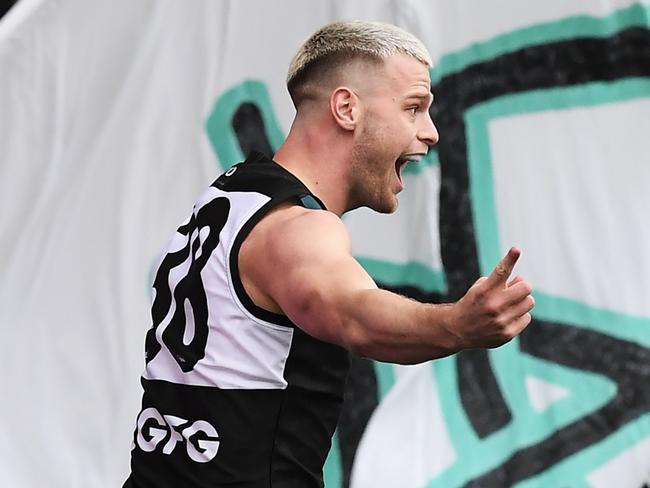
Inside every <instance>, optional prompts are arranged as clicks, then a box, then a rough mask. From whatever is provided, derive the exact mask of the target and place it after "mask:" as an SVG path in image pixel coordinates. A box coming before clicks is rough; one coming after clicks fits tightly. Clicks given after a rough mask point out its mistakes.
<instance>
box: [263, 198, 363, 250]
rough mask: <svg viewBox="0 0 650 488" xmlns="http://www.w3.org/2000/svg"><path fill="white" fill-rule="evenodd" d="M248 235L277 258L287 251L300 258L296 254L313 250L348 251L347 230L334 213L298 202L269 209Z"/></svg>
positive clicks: (348, 239)
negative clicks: (307, 207) (297, 203)
mask: <svg viewBox="0 0 650 488" xmlns="http://www.w3.org/2000/svg"><path fill="white" fill-rule="evenodd" d="M253 234H255V235H253ZM251 237H253V239H252V240H254V239H255V238H256V237H259V239H260V243H263V244H264V246H265V249H266V251H267V252H269V253H271V254H273V255H275V256H276V257H279V255H283V254H286V253H290V254H292V257H293V258H294V259H295V258H297V257H299V256H296V253H301V252H310V251H313V250H314V249H319V250H321V251H323V250H326V249H331V250H332V251H334V250H338V251H339V252H340V251H347V252H349V251H350V238H349V236H348V232H347V229H346V227H345V225H344V224H343V222H342V221H341V219H340V218H339V217H338V216H337V215H336V214H333V213H332V212H328V211H326V210H313V209H306V208H303V207H300V206H297V205H283V206H280V207H279V208H277V209H275V210H273V211H272V212H270V213H269V215H267V216H266V217H264V219H262V220H261V221H260V222H259V223H258V224H257V225H256V226H255V228H254V229H253V232H251ZM312 256H313V253H312Z"/></svg>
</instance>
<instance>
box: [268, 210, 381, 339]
mask: <svg viewBox="0 0 650 488" xmlns="http://www.w3.org/2000/svg"><path fill="white" fill-rule="evenodd" d="M281 227H282V228H281V229H277V231H278V232H277V233H274V234H273V235H272V237H271V240H270V244H269V246H268V250H269V258H270V259H269V261H268V262H269V263H270V269H269V273H270V274H271V275H272V276H274V278H273V279H271V280H269V282H268V286H267V291H268V293H269V295H270V296H271V297H272V298H273V300H274V301H275V302H276V303H277V304H278V306H279V307H280V308H281V309H282V311H283V312H284V313H285V314H286V315H287V316H288V317H289V318H290V319H291V320H292V321H293V322H294V323H295V324H296V325H298V326H299V327H300V328H301V329H303V330H305V332H307V333H308V334H310V335H312V336H314V337H317V338H319V339H322V340H325V341H328V342H334V343H337V344H340V345H344V343H345V339H344V337H343V336H344V334H345V327H346V323H347V322H348V320H349V319H350V316H351V315H352V314H351V309H352V308H353V307H354V302H355V300H356V297H357V295H358V294H359V293H361V292H363V291H364V290H368V289H375V288H377V286H376V284H375V283H374V281H373V280H372V278H371V277H370V276H369V275H368V273H366V271H365V270H364V269H363V268H362V267H361V265H360V264H359V263H358V262H357V261H356V260H355V259H354V258H353V257H352V255H351V252H350V240H349V237H348V234H347V231H346V229H345V226H344V225H343V223H342V222H341V221H340V220H339V219H338V217H336V216H334V215H332V214H327V213H326V212H313V211H312V212H306V213H303V214H301V215H300V216H299V217H297V218H295V219H290V220H289V221H288V222H285V223H284V224H283V225H282V226H281Z"/></svg>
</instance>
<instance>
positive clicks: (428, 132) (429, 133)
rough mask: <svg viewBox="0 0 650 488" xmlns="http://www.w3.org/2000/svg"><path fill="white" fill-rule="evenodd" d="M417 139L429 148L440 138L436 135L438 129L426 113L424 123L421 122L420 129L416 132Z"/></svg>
mask: <svg viewBox="0 0 650 488" xmlns="http://www.w3.org/2000/svg"><path fill="white" fill-rule="evenodd" d="M418 139H419V140H421V141H422V142H424V143H425V144H427V145H429V146H433V145H435V144H437V143H438V140H439V139H440V136H439V135H438V129H436V126H435V125H434V123H433V120H432V119H431V115H429V114H428V113H427V116H426V117H425V121H424V122H423V125H422V127H421V128H420V130H419V132H418Z"/></svg>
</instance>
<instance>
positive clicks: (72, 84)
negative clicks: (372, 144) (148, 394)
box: [0, 0, 650, 488]
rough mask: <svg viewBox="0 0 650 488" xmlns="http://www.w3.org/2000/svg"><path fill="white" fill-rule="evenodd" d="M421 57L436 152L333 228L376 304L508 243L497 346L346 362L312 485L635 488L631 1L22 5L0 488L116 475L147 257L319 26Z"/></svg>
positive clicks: (645, 230)
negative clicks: (425, 59) (381, 206)
mask: <svg viewBox="0 0 650 488" xmlns="http://www.w3.org/2000/svg"><path fill="white" fill-rule="evenodd" d="M349 18H362V19H369V20H383V21H388V22H392V23H395V24H397V25H399V26H402V27H404V28H406V29H407V30H409V31H411V32H413V33H414V34H416V35H417V36H419V37H420V38H421V39H422V40H423V41H424V42H425V44H426V45H427V46H428V48H429V49H430V51H431V53H432V56H433V58H434V60H435V61H436V65H435V67H434V68H433V69H432V71H431V75H432V90H433V92H434V94H435V97H436V102H435V103H434V105H433V107H432V109H431V113H432V115H433V117H434V121H435V122H436V124H437V126H438V129H439V131H440V136H441V138H440V144H439V145H438V146H437V147H436V149H435V150H433V151H431V153H430V155H429V156H428V157H427V159H426V161H425V162H423V163H422V164H420V165H419V166H418V167H414V168H413V169H412V170H410V172H409V174H408V175H406V177H405V182H406V190H405V192H404V193H402V195H401V196H400V209H399V211H398V212H397V213H396V214H394V215H391V216H378V215H373V214H371V213H370V212H368V211H365V210H359V211H355V212H352V213H350V214H349V215H348V216H347V217H346V218H345V221H346V224H347V226H348V227H349V230H350V233H351V235H352V238H353V250H354V254H355V255H356V256H357V257H358V258H359V260H360V262H361V263H362V264H363V265H364V267H365V268H366V269H367V270H368V271H369V272H370V273H371V274H372V275H373V276H374V277H375V279H376V280H377V281H378V283H380V284H381V285H382V286H384V287H386V288H388V289H391V290H395V291H397V292H400V293H403V294H405V295H408V296H411V297H413V298H416V299H418V300H422V301H427V302H433V303H438V302H447V301H451V300H456V299H458V298H459V297H460V296H461V295H462V293H463V292H464V291H465V290H466V289H467V287H468V286H469V285H470V284H471V283H472V282H473V281H474V280H475V279H476V278H478V277H479V276H480V275H482V274H486V273H488V272H489V271H490V269H491V268H492V267H493V265H494V264H495V263H496V261H497V260H498V259H499V257H500V256H501V255H502V254H503V253H504V252H505V251H506V250H507V248H508V247H510V246H511V245H518V246H520V247H521V248H522V249H523V257H522V259H521V262H520V264H519V265H518V268H517V272H519V273H522V274H524V275H525V276H526V277H527V278H528V279H529V280H530V281H531V282H532V283H533V284H534V285H535V290H536V291H535V298H536V300H537V306H536V308H535V310H534V321H533V323H532V325H531V326H530V327H529V328H528V329H527V331H526V332H525V333H524V334H523V335H522V336H521V337H520V338H518V339H515V340H513V341H511V342H510V343H508V344H507V345H505V346H503V347H501V348H499V349H495V350H490V351H480V350H472V351H466V352H463V353H461V354H459V355H456V356H453V357H450V358H446V359H444V360H440V361H436V362H432V363H425V364H421V365H417V366H393V365H389V364H380V363H373V362H371V361H367V360H360V359H359V360H356V361H355V362H354V368H353V371H352V373H351V376H350V381H349V385H348V391H347V394H346V395H347V396H346V407H345V411H344V413H343V416H342V418H341V424H340V428H339V430H338V431H337V434H336V436H335V439H334V445H333V449H332V451H331V454H330V458H329V459H328V462H327V465H326V482H327V486H329V487H338V486H343V485H345V486H352V487H354V488H359V487H401V488H421V487H428V488H438V487H440V488H447V487H461V486H467V487H504V486H516V487H518V488H532V487H568V486H571V487H573V488H576V487H587V486H592V487H603V488H605V487H614V486H615V487H623V488H625V487H630V488H639V487H641V486H642V485H644V483H646V482H647V481H648V479H649V478H650V387H649V385H650V300H649V299H648V297H649V296H650V252H649V249H650V225H648V221H649V220H648V217H649V214H650V212H649V211H650V196H649V193H648V188H650V164H649V163H650V158H649V156H648V127H649V125H648V124H649V122H648V119H649V118H650V117H649V116H650V6H649V5H648V4H647V3H640V2H637V1H630V0H580V1H572V2H566V1H564V0H544V1H541V0H536V1H532V2H521V1H517V0H499V1H493V2H481V1H479V0H456V1H454V2H448V1H442V0H436V1H432V0H402V1H397V0H355V1H343V0H327V1H325V0H323V1H318V2H304V1H298V0H291V1H288V0H284V1H280V0H274V1H269V0H267V1H263V0H240V1H237V2H235V1H225V0H224V1H199V0H195V1H192V2H178V1H172V0H139V1H127V0H120V1H115V0H111V1H98V0H94V1H88V0H21V1H19V2H18V3H17V4H16V5H15V6H14V8H13V9H12V10H11V11H10V12H9V13H8V14H7V15H6V16H5V17H3V18H2V20H0V357H1V358H2V372H1V373H0V392H1V393H0V394H1V398H2V400H1V401H0V419H2V420H0V422H1V424H0V485H1V486H7V487H54V488H58V487H61V488H63V487H66V488H71V487H79V488H82V487H83V488H95V487H113V486H120V484H121V482H122V481H123V480H124V479H125V477H126V475H127V472H128V462H129V451H130V446H131V439H132V431H133V428H134V425H135V416H136V415H137V412H138V410H139V401H140V386H139V382H138V379H139V375H140V373H141V371H142V368H143V366H144V358H143V351H144V347H143V345H144V336H145V333H146V330H147V329H148V327H149V326H150V318H149V311H148V307H149V298H150V294H149V293H150V292H149V286H150V281H151V268H152V265H153V263H154V262H155V261H156V258H157V253H158V252H159V249H160V248H161V247H162V245H163V243H164V242H165V241H166V239H167V237H168V236H170V235H171V233H172V232H173V230H174V229H175V228H176V227H177V226H178V224H180V223H181V222H182V220H183V219H184V217H185V216H186V215H187V213H188V211H189V209H190V208H191V205H192V203H193V201H194V198H195V196H196V195H197V194H198V193H199V192H200V191H202V189H203V188H205V187H206V186H208V185H209V184H210V183H211V182H212V181H213V180H214V179H215V178H216V176H217V175H218V174H220V173H221V172H222V171H223V170H224V169H225V168H227V167H229V166H230V165H231V164H233V163H235V162H237V161H238V160H240V159H241V158H242V157H243V156H244V155H245V154H246V153H248V152H249V151H250V150H251V149H259V150H262V151H265V152H267V153H272V151H273V150H274V149H275V148H277V146H278V145H279V143H280V142H281V141H282V138H283V136H284V134H286V132H287V130H288V128H289V126H290V123H291V119H292V116H293V109H292V107H291V104H290V101H289V98H288V95H287V93H286V90H285V87H284V77H285V73H286V68H287V66H288V63H289V60H290V59H291V56H292V55H293V52H294V51H295V49H296V48H297V47H298V46H299V44H300V43H301V41H302V40H304V39H305V38H306V37H307V36H308V35H309V34H310V33H311V32H313V31H314V30H315V29H316V28H318V27H320V26H321V25H322V24H325V23H327V22H329V21H333V20H336V19H349Z"/></svg>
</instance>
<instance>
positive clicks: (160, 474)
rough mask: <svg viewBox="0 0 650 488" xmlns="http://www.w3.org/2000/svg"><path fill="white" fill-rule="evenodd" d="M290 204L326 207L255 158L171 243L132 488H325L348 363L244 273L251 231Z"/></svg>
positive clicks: (225, 180) (199, 207)
mask: <svg viewBox="0 0 650 488" xmlns="http://www.w3.org/2000/svg"><path fill="white" fill-rule="evenodd" d="M287 201H294V202H295V203H296V204H299V205H303V206H306V207H309V208H324V206H323V205H322V203H321V202H320V201H319V200H318V199H317V198H316V197H315V196H313V195H312V194H311V193H310V192H309V190H308V189H307V188H306V187H305V186H304V185H303V184H302V183H301V182H300V181H299V180H298V179H297V178H295V177H294V176H293V175H292V174H291V173H289V172H288V171H286V170H285V169H284V168H282V167H281V166H279V165H278V164H276V163H275V162H273V161H271V160H269V159H268V158H265V157H264V156H262V155H260V154H254V155H252V156H251V157H249V158H248V159H247V160H246V161H245V162H243V163H239V164H237V165H235V166H233V167H232V168H230V169H229V170H228V171H226V172H225V173H224V174H223V175H221V176H220V177H219V178H218V179H217V180H216V181H215V182H214V183H213V184H212V186H210V187H209V188H208V190H207V191H205V193H203V195H201V197H200V198H199V200H198V201H197V202H196V204H195V206H194V210H193V213H192V215H191V216H190V218H189V219H188V220H187V221H186V222H185V223H184V224H183V225H181V227H179V229H178V231H177V232H176V234H175V235H174V237H173V238H172V239H171V240H170V242H169V244H168V246H167V248H166V251H165V254H164V257H163V259H162V260H161V262H160V265H159V267H158V270H157V272H156V275H155V279H154V283H153V297H152V299H153V304H152V319H153V327H152V328H151V329H150V330H149V332H148V334H147V339H146V368H145V371H144V374H143V376H142V385H143V388H144V394H143V399H142V410H141V412H140V414H139V416H138V418H137V425H136V430H135V434H134V442H133V450H132V456H131V475H130V477H129V479H128V480H127V481H126V484H125V485H124V486H125V487H129V488H135V487H156V488H164V487H183V488H185V487H220V486H227V487H247V488H248V487H273V488H284V487H301V488H303V487H316V486H322V485H323V481H322V468H323V464H324V462H325V458H326V457H327V454H328V451H329V448H330V444H331V437H332V434H333V432H334V429H335V427H336V423H337V420H338V416H339V412H340V408H341V405H342V402H343V387H344V383H345V378H346V375H347V371H348V366H349V358H348V353H347V351H345V350H344V349H343V348H341V347H339V346H336V345H333V344H329V343H325V342H322V341H319V340H317V339H315V338H313V337H311V336H309V335H307V334H306V333H304V332H303V331H302V330H301V329H299V328H298V327H296V326H295V325H294V324H293V323H291V321H290V320H289V319H288V318H287V317H286V316H284V315H278V314H275V313H271V312H269V311H267V310H263V309H261V308H259V307H257V306H256V305H255V304H254V303H253V302H252V301H251V299H250V297H248V295H247V294H246V292H245V290H244V287H243V286H242V283H241V281H240V279H239V273H238V265H237V263H238V260H237V258H238V254H239V249H240V247H241V245H242V242H243V241H244V239H245V238H246V236H247V235H248V233H249V232H250V231H251V229H252V228H253V226H254V225H255V224H256V223H257V222H259V220H260V219H261V218H262V217H263V216H264V215H266V214H267V213H268V212H269V211H270V210H271V209H272V208H274V207H276V206H277V205H279V204H280V203H283V202H287ZM259 259H264V256H259ZM277 279H282V277H281V276H278V277H277Z"/></svg>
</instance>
